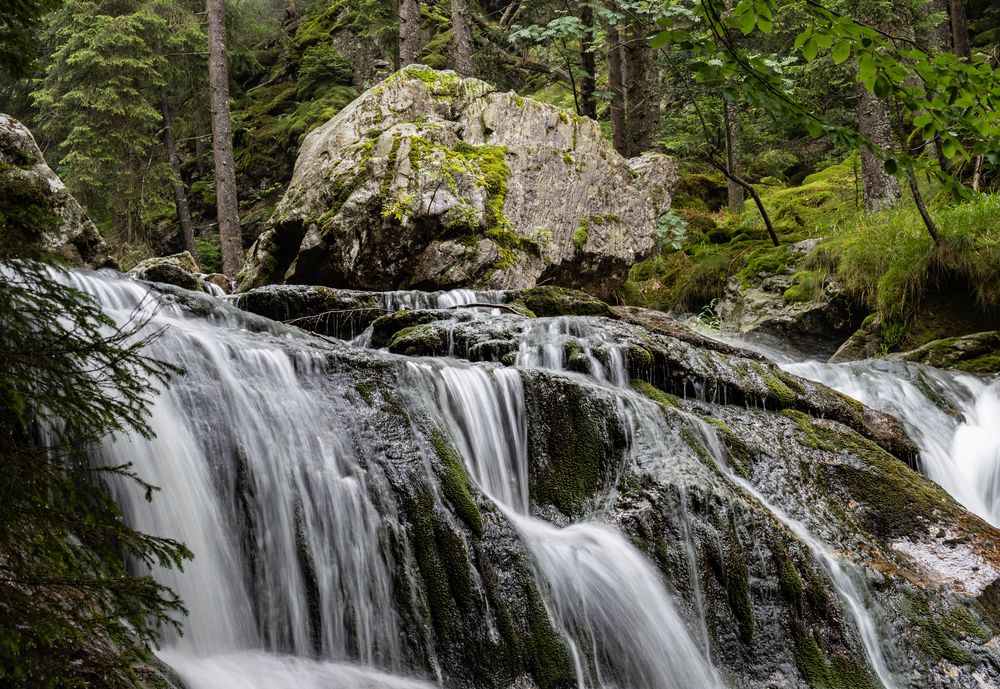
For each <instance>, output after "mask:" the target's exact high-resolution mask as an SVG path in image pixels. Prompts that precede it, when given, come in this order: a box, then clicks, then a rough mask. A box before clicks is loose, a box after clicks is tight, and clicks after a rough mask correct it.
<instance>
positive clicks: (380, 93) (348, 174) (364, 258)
mask: <svg viewBox="0 0 1000 689" xmlns="http://www.w3.org/2000/svg"><path fill="white" fill-rule="evenodd" d="M317 47H318V44H317V46H313V47H312V48H310V50H314V51H315V50H316V49H317ZM563 114H564V113H563ZM564 115H565V114H564ZM569 158H572V160H573V161H574V162H573V163H572V164H569V163H567V162H566V161H567V160H568V159H569ZM674 179H675V176H674V168H673V163H672V161H671V160H670V159H668V158H665V157H663V156H655V155H646V156H642V157H640V158H636V159H634V160H631V161H626V160H624V159H622V158H621V157H620V156H619V155H618V154H617V153H616V152H615V151H614V149H613V148H612V147H611V145H610V143H609V142H608V141H607V140H606V139H605V138H604V136H603V133H602V131H601V128H600V127H599V126H598V125H597V123H596V122H592V121H590V120H587V119H585V118H580V117H576V116H573V117H570V116H568V115H565V116H564V117H560V111H558V110H557V109H556V108H553V107H552V106H547V105H543V104H541V103H538V102H536V101H531V100H528V99H521V98H519V97H517V96H516V95H514V94H511V93H497V92H496V91H495V90H494V89H493V88H492V87H491V86H489V85H488V84H486V83H485V82H482V81H478V80H476V79H462V78H460V77H458V76H457V75H455V74H454V73H452V72H438V71H435V70H433V69H431V68H429V67H426V66H420V65H411V66H409V67H406V68H404V69H403V70H401V71H400V72H397V73H396V74H394V75H392V76H390V77H389V78H387V79H386V80H385V81H383V82H382V83H380V84H378V85H376V86H375V87H373V88H371V89H369V90H368V91H367V92H365V93H364V94H362V95H361V96H360V97H359V98H358V99H357V100H355V101H354V102H353V103H352V104H351V105H349V106H347V107H345V108H344V109H343V110H342V111H341V112H340V113H339V114H338V115H336V116H335V117H334V118H333V119H331V120H330V121H329V122H327V123H326V124H325V125H323V126H321V127H319V128H317V129H316V130H315V131H313V132H312V133H310V134H309V135H308V136H307V137H306V139H305V141H304V142H303V145H302V150H301V152H300V154H299V159H298V162H297V164H296V171H295V176H294V177H293V179H292V182H291V184H290V186H289V188H288V190H287V192H286V193H285V195H284V197H283V198H282V200H281V202H280V203H279V204H278V206H277V208H276V211H275V214H274V216H273V218H272V220H271V221H270V222H269V225H268V227H267V229H266V230H265V232H264V233H263V234H262V235H261V237H260V239H259V240H258V242H257V243H256V244H255V245H254V247H253V248H252V249H251V251H250V256H249V260H248V263H247V268H246V270H245V272H244V273H243V275H242V278H241V285H242V287H243V288H244V289H247V288H250V287H256V286H261V285H264V284H268V283H273V282H281V281H287V282H293V283H304V284H323V285H330V286H338V287H339V286H348V285H349V286H351V287H362V288H368V289H395V288H399V287H404V288H405V287H421V288H451V287H456V286H462V287H470V286H472V287H489V288H496V289H519V288H525V287H530V286H532V285H535V284H537V283H539V282H542V281H545V282H552V281H555V282H556V283H557V284H565V285H568V286H572V287H582V288H588V289H590V290H591V291H594V292H595V293H598V294H602V295H609V294H611V293H612V292H613V291H614V289H615V288H616V287H617V286H618V284H620V283H621V282H622V281H623V280H624V279H625V276H626V274H627V272H628V269H629V266H630V265H631V264H632V263H633V262H634V261H635V260H636V259H637V258H641V257H643V256H645V255H646V254H648V253H649V252H650V251H651V250H652V248H653V246H654V239H655V229H656V223H657V220H658V218H659V217H660V215H662V214H663V212H665V211H666V210H667V209H668V208H669V205H670V189H671V187H672V185H673V182H674ZM566 198H573V199H575V200H576V201H575V203H574V204H573V205H572V207H570V206H568V205H567V204H565V203H563V200H564V199H566ZM582 221H585V223H586V225H587V231H586V232H585V233H583V234H581V233H579V232H578V230H579V229H580V227H581V222H582ZM574 237H575V239H574Z"/></svg>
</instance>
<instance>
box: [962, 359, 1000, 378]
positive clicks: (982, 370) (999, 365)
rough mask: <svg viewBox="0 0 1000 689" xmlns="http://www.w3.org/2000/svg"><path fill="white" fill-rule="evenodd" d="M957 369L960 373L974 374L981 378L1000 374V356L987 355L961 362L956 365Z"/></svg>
mask: <svg viewBox="0 0 1000 689" xmlns="http://www.w3.org/2000/svg"><path fill="white" fill-rule="evenodd" d="M955 368H956V369H958V370H959V371H965V372H966V373H974V374H976V375H980V376H988V375H993V374H996V373H1000V354H987V355H984V356H980V357H976V358H975V359H969V360H967V361H960V362H959V363H957V364H955Z"/></svg>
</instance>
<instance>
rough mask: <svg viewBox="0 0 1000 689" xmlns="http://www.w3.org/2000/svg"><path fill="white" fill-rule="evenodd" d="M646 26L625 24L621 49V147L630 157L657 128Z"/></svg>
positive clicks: (650, 142) (655, 91)
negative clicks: (622, 80)
mask: <svg viewBox="0 0 1000 689" xmlns="http://www.w3.org/2000/svg"><path fill="white" fill-rule="evenodd" d="M647 33H648V32H647V27H646V26H645V25H644V24H641V23H639V22H635V23H633V24H632V25H631V26H630V27H629V31H628V40H627V41H626V42H625V46H624V49H623V51H622V57H623V63H624V64H623V69H622V72H623V75H624V85H625V150H626V154H625V155H626V156H627V157H629V158H633V157H635V156H637V155H640V154H641V153H642V152H643V151H648V150H649V149H651V148H652V147H653V144H654V143H655V142H656V135H657V133H658V132H659V128H660V101H659V99H658V96H657V94H658V93H659V89H657V88H656V79H657V75H658V71H657V69H656V60H655V56H656V54H655V53H654V52H653V49H652V48H651V47H650V46H649V41H647V40H646V34H647Z"/></svg>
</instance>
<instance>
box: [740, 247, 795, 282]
mask: <svg viewBox="0 0 1000 689" xmlns="http://www.w3.org/2000/svg"><path fill="white" fill-rule="evenodd" d="M790 259H791V254H789V252H788V250H787V249H786V248H785V247H783V246H775V247H765V248H762V249H757V250H755V251H754V252H752V253H751V254H750V256H749V258H748V259H747V262H746V266H744V267H743V269H742V270H740V272H739V277H740V282H741V283H742V284H743V286H744V287H747V286H749V285H750V284H751V283H752V282H756V281H758V280H760V279H761V278H763V277H768V276H771V275H777V274H779V273H783V272H785V268H786V267H787V266H788V262H789V260H790Z"/></svg>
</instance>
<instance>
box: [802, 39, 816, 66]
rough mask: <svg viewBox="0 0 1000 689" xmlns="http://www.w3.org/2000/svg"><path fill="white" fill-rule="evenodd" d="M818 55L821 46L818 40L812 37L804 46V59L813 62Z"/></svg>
mask: <svg viewBox="0 0 1000 689" xmlns="http://www.w3.org/2000/svg"><path fill="white" fill-rule="evenodd" d="M817 53H819V45H817V44H816V39H815V38H813V37H812V36H810V37H809V40H808V41H806V42H805V45H803V46H802V57H804V58H805V59H806V60H808V61H809V62H812V61H813V60H815V59H816V55H817Z"/></svg>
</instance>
